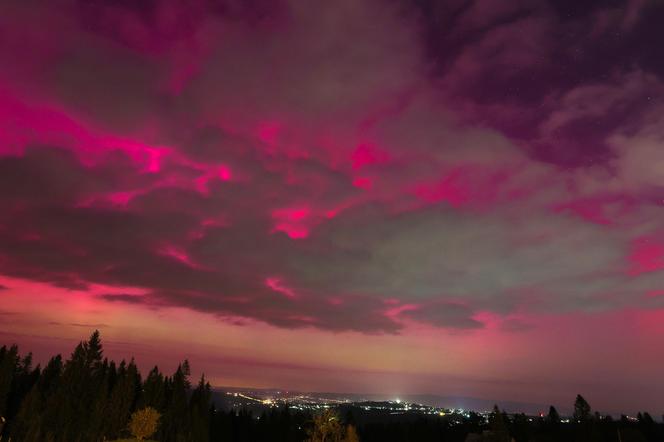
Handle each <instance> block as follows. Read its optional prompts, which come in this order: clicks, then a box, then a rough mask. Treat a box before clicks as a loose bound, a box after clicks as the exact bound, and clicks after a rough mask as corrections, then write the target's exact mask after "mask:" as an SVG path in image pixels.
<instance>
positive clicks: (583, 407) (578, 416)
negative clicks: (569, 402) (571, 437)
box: [573, 394, 591, 422]
mask: <svg viewBox="0 0 664 442" xmlns="http://www.w3.org/2000/svg"><path fill="white" fill-rule="evenodd" d="M590 412H591V409H590V404H588V402H587V401H586V400H585V399H584V398H583V396H581V395H580V394H579V395H577V396H576V401H574V416H573V417H574V420H575V421H577V422H586V421H588V420H589V419H590Z"/></svg>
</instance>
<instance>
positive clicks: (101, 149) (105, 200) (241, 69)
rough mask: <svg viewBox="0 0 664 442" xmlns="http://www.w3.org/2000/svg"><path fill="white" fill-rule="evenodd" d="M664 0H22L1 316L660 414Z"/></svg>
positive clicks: (111, 337)
mask: <svg viewBox="0 0 664 442" xmlns="http://www.w3.org/2000/svg"><path fill="white" fill-rule="evenodd" d="M662 20H664V4H662V3H661V2H659V1H656V0H653V1H647V0H644V1H639V0H630V1H624V2H623V1H588V2H585V1H584V2H577V1H567V0H565V1H553V0H551V1H544V0H535V1H526V2H521V1H516V0H515V1H505V2H495V1H483V0H463V1H462V0H450V1H440V2H436V1H433V0H408V1H406V0H403V1H397V0H381V1H378V0H338V1H334V2H311V1H304V0H291V1H287V0H274V1H268V0H252V1H247V2H242V1H234V0H194V1H187V2H184V1H176V0H172V1H170V0H163V1H159V0H149V1H144V2H131V1H104V0H88V1H83V0H80V1H75V0H52V1H49V2H41V1H36V0H5V1H4V2H3V3H2V5H0V205H1V207H2V210H0V287H1V290H0V336H1V337H2V341H3V343H10V342H17V343H19V344H20V345H21V347H22V348H23V349H25V350H33V351H34V352H35V355H36V357H38V358H39V357H45V356H46V355H50V354H51V353H53V352H54V351H67V349H69V348H70V347H71V344H72V342H75V341H78V340H79V339H81V338H82V337H85V336H87V335H88V334H89V332H90V331H91V330H93V329H95V328H99V329H100V331H101V332H102V334H103V336H104V339H105V344H106V346H107V347H106V348H107V352H109V353H110V354H118V355H122V356H125V355H126V354H133V355H135V357H136V360H137V362H138V364H139V365H141V366H150V365H153V364H155V363H160V364H168V361H170V360H172V359H173V358H176V359H178V358H182V357H189V358H190V360H191V361H192V365H193V366H194V367H197V368H198V369H200V370H202V371H205V373H206V375H207V376H208V377H209V378H210V379H211V381H212V383H213V384H215V385H233V386H255V387H280V388H281V387H283V388H291V389H303V390H317V391H338V392H344V391H355V392H367V393H380V394H386V395H397V394H405V393H432V394H450V395H465V396H476V397H483V398H490V399H492V398H495V399H497V400H500V399H504V400H520V401H527V402H543V403H548V402H551V403H555V404H564V403H567V402H569V401H570V398H573V397H574V395H575V394H577V393H579V392H583V393H584V396H586V397H587V398H588V399H589V401H590V402H591V403H593V405H594V406H596V407H597V408H599V409H603V410H607V411H614V410H618V411H619V410H623V409H624V410H629V411H631V410H633V409H637V408H638V407H650V408H652V409H653V411H658V412H659V411H661V410H662V409H664V408H663V407H664V384H663V383H662V382H661V375H662V366H664V350H663V349H662V339H663V338H664V213H663V210H664V100H663V98H664V61H663V60H664V58H662V56H661V49H660V45H659V44H658V41H661V39H662V38H664V30H662V28H661V25H660V24H661V23H662Z"/></svg>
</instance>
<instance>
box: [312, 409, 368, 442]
mask: <svg viewBox="0 0 664 442" xmlns="http://www.w3.org/2000/svg"><path fill="white" fill-rule="evenodd" d="M308 433H309V438H308V439H307V441H308V442H360V439H359V437H358V435H357V431H356V430H355V427H353V426H352V425H348V426H347V427H344V426H343V424H342V423H341V419H339V416H338V415H337V413H336V412H334V411H332V410H325V411H323V412H322V413H320V414H317V415H316V416H314V419H313V426H312V428H311V429H310V430H309V431H308Z"/></svg>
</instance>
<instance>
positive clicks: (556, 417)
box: [546, 405, 560, 424]
mask: <svg viewBox="0 0 664 442" xmlns="http://www.w3.org/2000/svg"><path fill="white" fill-rule="evenodd" d="M546 420H547V421H548V422H549V423H552V424H559V423H560V414H558V410H556V407H554V406H553V405H551V406H550V407H549V414H548V415H547V416H546Z"/></svg>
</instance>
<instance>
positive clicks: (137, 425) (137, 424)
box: [129, 407, 161, 440]
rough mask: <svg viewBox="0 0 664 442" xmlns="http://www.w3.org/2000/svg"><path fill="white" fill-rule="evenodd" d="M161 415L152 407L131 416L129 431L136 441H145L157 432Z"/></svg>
mask: <svg viewBox="0 0 664 442" xmlns="http://www.w3.org/2000/svg"><path fill="white" fill-rule="evenodd" d="M160 417H161V415H160V414H159V412H158V411H157V410H155V409H154V408H152V407H146V408H143V409H142V410H138V411H136V412H134V414H132V415H131V421H129V431H131V434H133V435H134V437H135V438H136V439H138V440H143V439H147V438H148V437H150V436H152V435H153V434H155V433H156V432H157V428H158V426H159V418H160Z"/></svg>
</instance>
